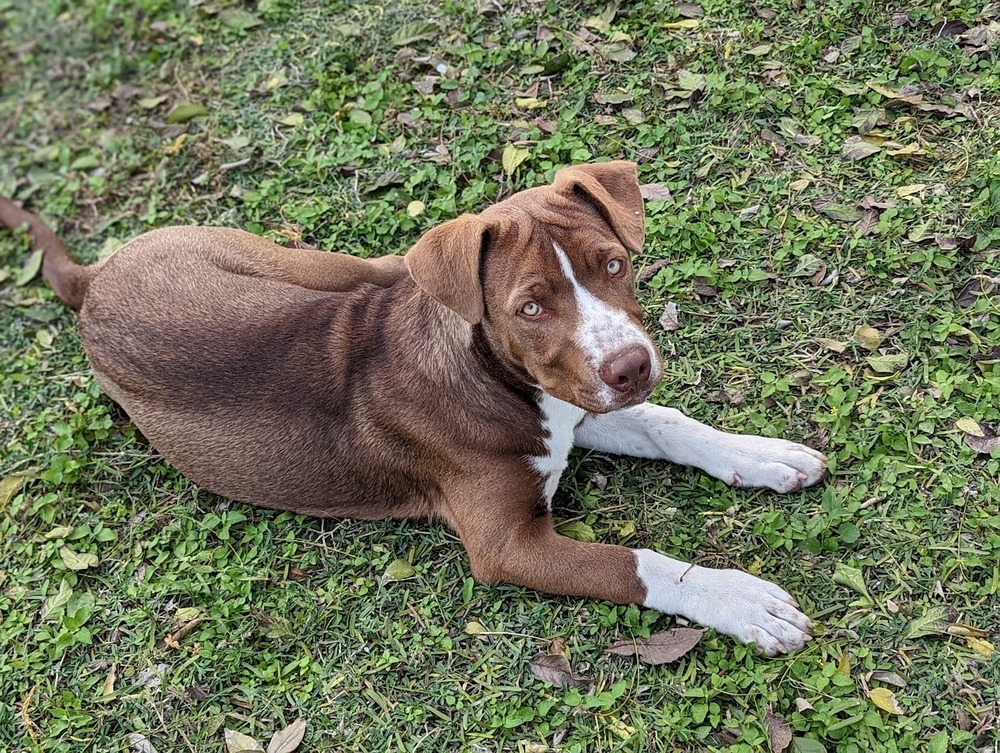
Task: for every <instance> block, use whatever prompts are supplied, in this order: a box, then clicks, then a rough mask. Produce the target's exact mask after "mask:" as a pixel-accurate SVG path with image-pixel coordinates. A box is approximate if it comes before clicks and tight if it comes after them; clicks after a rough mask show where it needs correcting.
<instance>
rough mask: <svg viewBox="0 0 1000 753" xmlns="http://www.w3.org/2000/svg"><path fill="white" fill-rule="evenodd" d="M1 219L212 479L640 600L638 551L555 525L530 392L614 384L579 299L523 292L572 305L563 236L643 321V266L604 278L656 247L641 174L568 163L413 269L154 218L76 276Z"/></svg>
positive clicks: (199, 471) (138, 415)
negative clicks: (533, 305) (408, 523)
mask: <svg viewBox="0 0 1000 753" xmlns="http://www.w3.org/2000/svg"><path fill="white" fill-rule="evenodd" d="M0 222H3V223H4V224H6V225H8V226H14V225H18V224H21V223H23V222H27V223H28V224H29V226H30V228H31V231H32V233H33V235H34V237H35V238H36V241H37V243H38V244H39V245H40V246H41V247H43V248H45V249H46V257H45V267H44V272H45V277H46V279H47V280H48V281H49V283H50V284H51V285H52V287H53V289H54V290H55V291H56V292H57V294H58V295H59V296H60V297H61V298H63V299H64V300H65V301H66V302H67V303H69V304H70V305H71V306H74V307H77V308H79V311H80V331H81V334H82V337H83V342H84V347H85V349H86V352H87V355H88V356H89V358H90V361H91V363H92V365H93V369H94V373H95V375H96V378H97V380H98V382H99V383H100V385H101V387H102V389H104V390H105V392H107V394H109V395H110V396H111V397H112V398H113V399H114V400H115V401H116V402H118V403H119V404H121V405H122V406H123V407H124V408H125V410H126V411H127V412H128V414H129V416H130V417H131V419H132V420H133V422H134V423H135V424H136V426H138V427H139V428H140V429H141V430H142V432H143V433H144V434H145V435H146V437H147V438H148V439H149V441H150V442H151V443H152V445H153V446H154V447H156V448H157V449H158V450H159V451H160V452H161V453H163V455H164V456H165V457H167V458H168V459H169V460H170V462H171V463H173V464H174V465H175V466H176V467H177V468H179V469H180V470H181V471H182V472H183V473H184V474H185V475H186V476H188V477H189V478H190V479H191V480H192V481H194V482H195V483H196V484H198V485H200V486H202V487H204V488H205V489H208V490H210V491H213V492H215V493H217V494H220V495H223V496H225V497H229V498H232V499H235V500H241V501H245V502H250V503H253V504H258V505H263V506H267V507H273V508H279V509H285V510H294V511H296V512H300V513H306V514H309V515H316V516H347V517H355V518H366V519H374V518H383V517H387V516H391V517H434V518H439V519H442V520H444V521H446V522H447V523H448V524H449V525H451V526H452V527H454V528H455V530H456V531H457V532H458V533H459V535H460V536H461V538H462V541H463V543H464V544H465V546H466V548H467V550H468V552H469V556H470V559H471V563H472V568H473V572H474V574H475V575H476V576H477V577H479V578H481V579H485V580H491V581H495V580H509V581H513V582H516V583H521V584H524V585H527V586H531V587H534V588H538V589H540V590H544V591H551V592H558V593H565V594H577V595H584V596H593V597H601V598H607V599H611V600H614V601H618V602H638V603H641V602H642V600H643V598H644V597H645V588H644V587H643V586H642V584H641V582H640V581H639V580H638V578H637V577H636V573H635V561H634V557H633V555H632V553H631V552H630V551H629V550H627V549H624V548H622V547H614V546H603V545H598V544H583V543H580V542H576V541H572V540H570V539H566V538H564V537H561V536H558V535H557V534H556V533H555V532H554V530H553V529H552V522H551V518H550V515H549V513H548V510H547V508H546V505H545V501H544V499H543V495H542V479H541V478H540V476H539V474H538V472H537V471H536V470H534V468H533V466H532V465H531V463H530V461H529V457H530V456H533V455H539V454H540V453H542V452H544V447H545V445H544V440H545V436H544V433H543V432H544V430H543V428H542V426H541V422H540V414H539V407H538V398H539V394H540V393H539V391H538V390H537V388H536V387H535V386H534V385H541V386H542V387H543V388H544V389H545V390H546V391H548V392H550V394H552V395H554V396H556V397H560V398H562V399H564V400H567V401H570V402H573V403H575V404H577V405H579V406H580V407H583V408H586V409H588V410H593V411H598V410H600V411H604V410H608V409H609V406H607V405H602V404H600V403H597V402H595V398H594V390H595V384H597V383H598V382H599V376H598V375H597V374H595V373H593V372H594V369H593V368H592V365H588V364H587V363H586V362H585V360H584V359H583V358H582V357H581V355H580V353H579V352H578V349H577V348H576V347H575V346H574V345H573V343H572V328H573V325H574V320H573V316H572V314H571V312H569V313H567V315H566V316H561V317H560V316H553V317H551V319H550V320H547V321H540V322H532V323H527V322H525V321H524V320H523V319H522V318H519V316H518V310H519V308H520V306H522V305H523V301H524V300H526V299H531V300H537V301H539V302H540V303H542V304H544V305H545V306H546V307H547V308H551V309H552V310H554V311H558V310H559V308H560V305H561V303H562V302H564V301H565V299H566V297H567V296H568V295H569V296H570V297H571V291H569V290H568V289H567V285H568V282H567V280H566V278H565V276H564V275H562V274H560V273H559V267H558V263H557V261H556V260H555V258H554V255H553V252H552V250H551V249H552V243H553V241H554V242H556V243H558V244H559V245H560V246H561V247H562V248H564V249H565V250H566V253H567V254H568V255H569V256H570V258H571V260H572V263H573V267H574V269H575V270H577V273H578V277H579V280H580V283H581V284H583V285H585V286H586V287H587V288H588V289H590V290H592V291H593V292H594V294H595V295H598V296H600V297H601V298H602V299H603V300H605V301H607V302H609V303H610V304H611V305H613V306H615V307H617V308H619V309H620V310H622V311H625V312H627V314H628V316H629V317H631V318H632V319H633V320H634V321H635V322H638V321H639V308H638V305H637V303H636V301H635V296H634V286H633V282H632V275H631V267H628V274H625V275H624V276H623V277H621V278H618V279H610V278H609V277H608V275H607V274H606V272H605V265H606V264H607V261H608V259H610V258H621V259H623V260H624V262H625V263H626V265H627V264H628V250H637V249H638V248H640V247H641V245H642V240H643V234H642V200H641V197H640V196H639V189H638V183H637V181H636V174H635V167H634V165H631V164H630V163H620V162H619V163H606V164H601V165H590V166H580V167H573V168H568V169H566V170H564V171H562V172H560V173H559V174H558V176H557V178H556V181H555V183H554V185H553V186H547V187H543V188H536V189H531V190H529V191H524V192H522V193H520V194H516V195H515V196H513V197H512V198H510V199H508V200H507V201H505V202H502V203H500V204H498V205H496V206H494V207H490V208H489V209H487V210H486V211H484V212H483V213H481V214H480V215H476V216H472V215H466V216H463V217H460V218H458V219H456V220H453V221H451V222H448V223H445V224H443V225H441V226H440V227H438V228H435V229H434V230H431V231H430V232H428V233H427V234H426V235H425V236H424V237H423V238H422V239H421V240H420V241H419V242H418V243H417V244H416V245H415V246H414V247H413V249H412V250H411V251H410V252H409V253H408V254H407V255H406V257H405V263H406V267H407V268H408V269H409V272H410V274H406V268H404V267H403V265H402V263H401V261H400V258H399V257H390V258H388V259H382V260H376V261H363V260H360V259H356V258H353V257H350V256H345V255H340V254H330V253H322V252H316V251H308V250H301V249H299V250H292V249H284V248H280V247H278V246H275V245H274V244H272V243H270V242H269V241H266V240H263V239H261V238H258V237H256V236H253V235H251V234H249V233H245V232H243V231H239V230H232V229H225V228H209V227H175V228H165V229H161V230H154V231H152V232H149V233H146V234H144V235H142V236H140V237H138V238H136V239H135V240H133V241H131V242H130V243H128V244H126V245H125V246H123V247H122V248H121V249H120V250H119V251H118V252H117V253H115V254H114V255H113V256H111V257H109V258H108V259H107V260H106V261H105V262H104V263H103V264H101V265H100V266H92V267H81V266H79V265H77V264H75V263H74V262H72V260H71V259H70V258H69V256H68V254H67V253H66V251H65V248H64V247H63V246H62V244H61V243H59V242H58V240H57V239H56V238H55V236H54V234H52V233H51V231H49V230H48V228H46V227H45V226H44V225H43V224H42V223H41V222H40V221H38V220H37V219H35V218H33V217H32V216H31V215H28V213H26V212H24V211H23V210H20V209H18V208H17V207H16V206H14V205H13V204H11V203H10V202H9V201H7V200H0ZM638 389H639V388H637V390H638ZM651 389H652V385H651V384H650V385H642V386H641V394H640V393H639V392H637V393H636V394H632V395H627V396H622V401H623V402H622V404H623V405H624V404H631V403H634V402H635V398H636V396H637V395H638V397H639V398H640V399H641V398H643V397H645V395H646V394H648V391H649V390H651ZM628 401H631V402H628ZM611 407H614V406H611Z"/></svg>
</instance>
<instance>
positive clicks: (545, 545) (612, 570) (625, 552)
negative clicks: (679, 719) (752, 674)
mask: <svg viewBox="0 0 1000 753" xmlns="http://www.w3.org/2000/svg"><path fill="white" fill-rule="evenodd" d="M455 491H456V492H458V490H457V489H455ZM516 491H517V490H516V489H515V488H512V485H511V483H510V477H507V478H499V477H494V478H491V479H486V478H484V479H480V480H479V481H477V482H476V483H470V484H468V485H465V487H464V491H463V492H458V493H459V494H461V496H460V497H454V496H452V495H449V496H452V498H453V499H461V500H462V505H461V506H455V505H449V507H450V508H451V509H450V510H449V513H448V518H449V521H450V522H451V524H452V525H453V527H455V529H456V530H457V531H458V533H459V535H460V536H461V537H462V542H463V543H464V544H465V547H466V550H467V551H468V553H469V560H470V562H471V565H472V573H473V575H474V576H475V577H476V579H477V580H481V581H486V582H498V581H506V582H509V583H516V584H519V585H522V586H527V587H529V588H534V589H536V590H538V591H543V592H547V593H555V594H565V595H569V596H586V597H591V598H598V599H607V600H609V601H614V602H617V603H619V604H638V605H641V606H645V607H649V608H650V609H656V610H658V611H660V612H664V613H666V614H676V615H681V616H683V617H686V618H687V619H689V620H692V621H694V622H698V623H701V624H702V625H706V626H708V627H713V628H715V629H716V630H718V631H719V632H722V633H726V634H728V635H732V636H734V637H735V638H738V639H739V640H741V641H743V642H745V643H750V642H753V643H756V644H757V646H758V648H759V649H760V650H761V651H763V652H764V653H766V654H769V655H772V656H773V655H775V654H780V653H786V652H789V651H795V650H797V649H800V648H802V646H803V645H805V642H806V641H807V640H809V631H810V629H811V627H812V624H811V623H810V621H809V619H808V618H807V617H806V616H805V615H804V614H802V612H800V611H799V610H798V608H797V606H798V605H797V604H796V603H795V600H794V599H793V598H792V597H791V596H790V595H789V594H788V593H786V592H785V591H784V590H782V589H781V588H779V587H778V586H776V585H774V584H773V583H769V582H768V581H765V580H762V579H761V578H757V577H755V576H753V575H750V574H749V573H744V572H740V571H738V570H715V569H712V568H706V567H698V566H696V565H691V564H688V563H686V562H681V561H679V560H675V559H672V558H670V557H667V556H665V555H662V554H659V553H657V552H654V551H652V550H650V549H637V550H636V549H627V548H625V547H621V546H611V545H607V544H586V543H583V542H580V541H574V540H573V539H569V538H566V537H564V536H560V535H559V534H557V533H556V532H555V530H554V529H553V527H552V519H551V517H550V516H549V514H548V511H547V510H546V509H545V506H544V503H543V501H542V499H541V495H540V494H537V497H538V498H537V499H534V498H529V499H525V497H526V496H530V495H525V494H524V493H523V490H521V491H522V496H521V500H522V501H521V502H518V501H517V499H518V498H517V497H511V496H506V497H505V496H498V495H501V494H503V492H516Z"/></svg>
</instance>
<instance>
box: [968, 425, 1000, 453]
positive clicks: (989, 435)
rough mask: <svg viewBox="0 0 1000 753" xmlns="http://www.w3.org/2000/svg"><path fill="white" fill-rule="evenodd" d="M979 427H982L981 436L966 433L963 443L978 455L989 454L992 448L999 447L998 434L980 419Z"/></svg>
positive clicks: (996, 448) (999, 438)
mask: <svg viewBox="0 0 1000 753" xmlns="http://www.w3.org/2000/svg"><path fill="white" fill-rule="evenodd" d="M979 428H980V429H982V432H983V436H981V437H977V436H975V435H973V434H966V435H965V443H966V444H967V445H969V447H971V448H972V449H973V450H975V451H976V452H978V453H979V454H980V455H989V454H991V453H992V452H993V451H994V450H998V449H1000V435H997V433H996V430H995V429H994V428H993V427H992V426H990V425H989V424H987V423H983V422H982V421H980V422H979Z"/></svg>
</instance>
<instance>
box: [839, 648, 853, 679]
mask: <svg viewBox="0 0 1000 753" xmlns="http://www.w3.org/2000/svg"><path fill="white" fill-rule="evenodd" d="M837 671H838V672H840V674H842V675H847V676H848V677H850V676H851V657H850V655H849V654H841V655H840V660H839V661H838V662H837Z"/></svg>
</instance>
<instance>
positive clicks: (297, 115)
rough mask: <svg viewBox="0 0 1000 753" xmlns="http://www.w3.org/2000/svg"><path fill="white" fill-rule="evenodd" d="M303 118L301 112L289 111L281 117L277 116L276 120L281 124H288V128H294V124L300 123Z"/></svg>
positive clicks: (298, 124)
mask: <svg viewBox="0 0 1000 753" xmlns="http://www.w3.org/2000/svg"><path fill="white" fill-rule="evenodd" d="M304 120H305V118H303V117H302V113H301V112H293V113H289V114H288V115H286V116H285V117H283V118H278V122H279V123H281V125H283V126H288V127H289V128H295V127H296V126H300V125H302V123H303V121H304Z"/></svg>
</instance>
